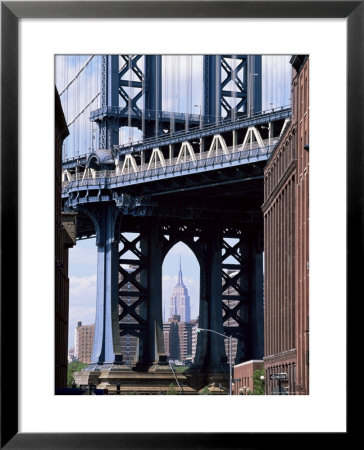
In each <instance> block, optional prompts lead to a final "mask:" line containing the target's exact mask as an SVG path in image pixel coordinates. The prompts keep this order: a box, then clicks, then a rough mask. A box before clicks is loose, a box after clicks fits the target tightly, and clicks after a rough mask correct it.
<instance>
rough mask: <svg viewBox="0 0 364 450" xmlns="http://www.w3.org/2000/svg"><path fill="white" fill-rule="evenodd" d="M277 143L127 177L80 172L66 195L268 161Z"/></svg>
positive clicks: (65, 187) (173, 162)
mask: <svg viewBox="0 0 364 450" xmlns="http://www.w3.org/2000/svg"><path fill="white" fill-rule="evenodd" d="M277 142H278V139H274V140H271V142H270V143H268V140H265V141H263V144H264V146H263V147H259V146H258V145H257V144H256V143H253V144H251V145H250V147H249V148H248V149H241V146H239V147H235V148H234V147H228V148H227V150H228V153H227V154H225V153H223V151H222V149H219V151H218V152H217V154H216V155H214V156H208V153H209V152H204V153H202V155H201V158H200V159H196V160H192V159H190V160H186V161H183V162H180V163H177V161H176V160H177V158H173V159H172V160H167V161H166V165H165V166H162V165H161V164H160V163H155V165H154V167H153V168H151V167H149V168H148V165H147V164H144V165H140V166H137V171H130V172H129V173H125V174H120V172H119V171H118V170H102V171H93V172H92V173H89V175H88V174H87V173H86V172H84V173H77V174H74V175H72V176H71V177H70V180H69V181H65V182H64V183H63V196H64V197H67V196H68V192H70V191H74V190H87V189H88V188H90V187H93V186H94V187H95V188H97V189H99V188H100V189H101V188H109V189H113V188H120V187H124V186H130V185H133V184H139V183H147V182H150V181H154V180H160V179H168V178H172V177H178V176H184V175H190V174H193V173H200V172H207V171H211V170H216V169H223V168H227V167H233V166H238V165H242V164H252V163H254V162H258V161H266V160H267V159H268V158H269V156H270V154H271V153H272V151H273V149H274V148H275V146H276V144H277ZM269 144H270V145H269ZM88 201H90V200H88Z"/></svg>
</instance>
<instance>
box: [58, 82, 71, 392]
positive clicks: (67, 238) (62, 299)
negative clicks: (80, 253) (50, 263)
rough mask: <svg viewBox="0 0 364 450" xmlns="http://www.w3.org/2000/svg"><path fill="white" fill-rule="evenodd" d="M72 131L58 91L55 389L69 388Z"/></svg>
mask: <svg viewBox="0 0 364 450" xmlns="http://www.w3.org/2000/svg"><path fill="white" fill-rule="evenodd" d="M68 134H69V131H68V127H67V123H66V120H65V117H64V114H63V110H62V106H61V101H60V98H59V95H58V92H57V89H56V90H55V161H54V164H55V283H54V284H55V286H54V287H55V296H54V297H55V388H56V389H57V388H65V387H67V358H68V308H69V278H68V249H69V248H71V247H72V246H73V245H75V244H76V215H75V214H74V213H62V204H61V190H62V184H61V182H62V175H61V173H62V144H63V141H64V139H65V138H66V137H67V136H68Z"/></svg>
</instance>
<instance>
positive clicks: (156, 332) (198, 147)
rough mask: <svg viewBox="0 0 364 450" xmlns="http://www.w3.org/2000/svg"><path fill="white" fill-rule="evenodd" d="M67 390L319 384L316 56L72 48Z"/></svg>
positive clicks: (58, 364)
mask: <svg viewBox="0 0 364 450" xmlns="http://www.w3.org/2000/svg"><path fill="white" fill-rule="evenodd" d="M55 85H56V102H55V106H56V115H55V118H56V121H55V124H56V130H55V131H56V145H57V149H56V151H57V155H56V162H55V164H56V167H55V170H56V174H57V176H56V196H57V198H56V201H55V205H56V234H55V236H56V249H57V252H58V253H57V255H56V259H57V260H58V261H59V265H58V272H56V291H55V293H56V296H55V324H56V328H55V348H56V354H55V356H56V360H55V393H56V394H78V395H124V394H128V395H134V394H136V395H138V394H139V395H152V394H155V395H308V394H309V360H308V358H309V254H308V249H309V56H308V55H250V54H248V55H229V54H227V55H214V54H212V55H210V54H205V55H194V54H189V55H180V54H176V55H171V54H166V55H149V54H146V55H117V54H110V55H77V54H75V55H73V54H71V55H70V54H66V55H56V56H55Z"/></svg>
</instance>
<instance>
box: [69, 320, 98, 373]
mask: <svg viewBox="0 0 364 450" xmlns="http://www.w3.org/2000/svg"><path fill="white" fill-rule="evenodd" d="M94 336H95V324H93V325H82V322H78V323H77V326H76V328H75V351H74V356H75V358H76V360H77V361H81V362H83V363H85V364H91V357H92V349H93V345H94Z"/></svg>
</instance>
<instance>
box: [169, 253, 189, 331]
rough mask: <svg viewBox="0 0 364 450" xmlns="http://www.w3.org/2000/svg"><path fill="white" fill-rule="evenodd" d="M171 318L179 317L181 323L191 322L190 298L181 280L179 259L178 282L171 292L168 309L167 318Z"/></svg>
mask: <svg viewBox="0 0 364 450" xmlns="http://www.w3.org/2000/svg"><path fill="white" fill-rule="evenodd" d="M173 316H180V321H181V322H189V321H190V320H191V317H190V316H191V306H190V296H189V295H188V290H187V288H186V286H185V285H184V284H183V280H182V267H181V259H180V261H179V271H178V282H177V284H176V286H175V288H174V289H173V291H172V295H171V303H170V308H169V317H173Z"/></svg>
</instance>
